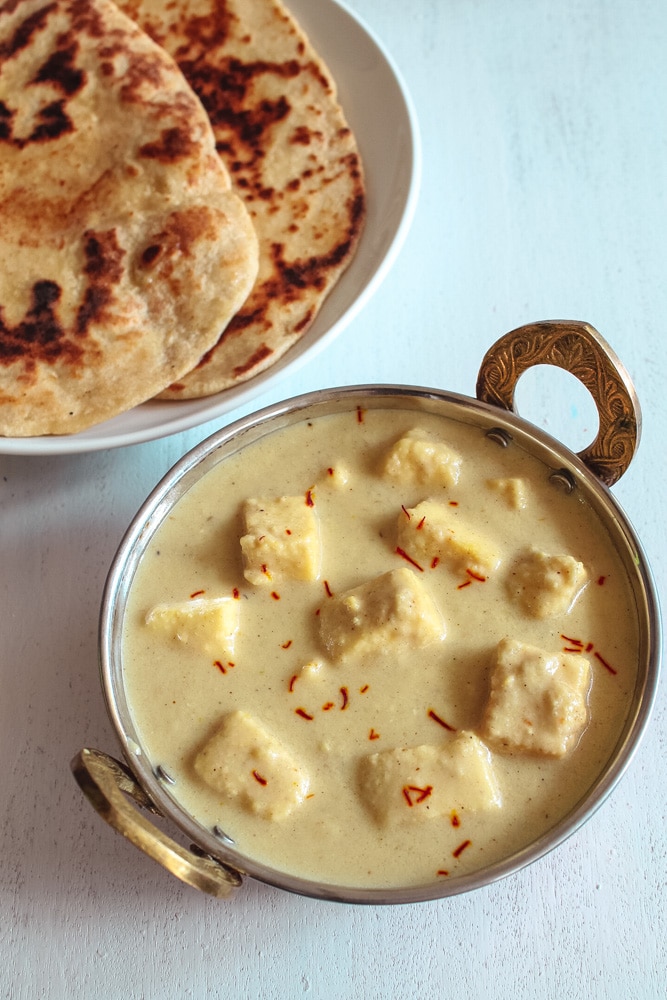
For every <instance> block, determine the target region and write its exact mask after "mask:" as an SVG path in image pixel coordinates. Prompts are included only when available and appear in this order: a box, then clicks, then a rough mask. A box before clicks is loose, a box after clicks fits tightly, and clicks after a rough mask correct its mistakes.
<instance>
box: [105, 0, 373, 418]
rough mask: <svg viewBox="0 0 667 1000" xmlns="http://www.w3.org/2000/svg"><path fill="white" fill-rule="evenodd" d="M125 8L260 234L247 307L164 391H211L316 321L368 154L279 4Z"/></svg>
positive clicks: (357, 229) (359, 219)
mask: <svg viewBox="0 0 667 1000" xmlns="http://www.w3.org/2000/svg"><path fill="white" fill-rule="evenodd" d="M120 6H121V7H122V8H123V9H124V10H125V11H126V12H127V13H128V14H129V15H130V16H131V17H132V18H134V19H135V20H136V21H137V22H138V23H139V24H140V25H141V27H142V28H144V29H145V30H146V31H147V32H148V33H149V34H150V35H151V36H152V37H153V38H154V39H155V40H156V41H157V42H158V43H159V44H160V45H162V46H164V47H165V48H166V50H167V51H168V52H170V53H171V54H172V55H173V56H174V58H175V59H176V61H177V62H178V64H179V66H180V68H181V69H182V71H183V73H184V75H185V77H186V78H187V80H188V81H189V83H190V84H191V85H192V87H193V88H194V90H195V91H196V92H197V94H198V95H199V97H200V98H201V100H202V103H203V104H204V107H205V108H206V110H207V112H208V115H209V118H210V119H211V122H212V125H213V129H214V132H215V136H216V140H217V148H218V151H219V153H220V156H221V157H222V159H223V161H224V162H225V164H226V166H227V168H228V169H229V171H230V174H231V177H232V183H233V185H234V187H235V190H236V191H238V192H239V193H240V194H241V196H242V197H243V199H244V200H245V203H246V205H247V207H248V209H249V211H250V214H251V216H252V218H253V221H254V224H255V228H256V230H257V234H258V237H259V247H260V264H259V275H258V278H257V282H256V283H255V287H254V288H253V290H252V292H251V294H250V296H249V298H248V300H247V302H246V303H245V305H244V306H243V308H242V309H241V310H240V312H239V313H238V315H237V316H235V317H234V319H233V320H232V321H231V323H230V324H229V326H228V327H227V328H226V329H225V330H224V333H223V334H222V337H221V339H220V342H219V343H218V344H217V346H216V347H215V348H214V349H213V350H212V351H209V352H208V353H207V354H206V355H205V357H204V358H203V359H202V361H201V362H200V363H199V365H198V367H197V368H196V370H195V371H194V372H192V373H191V374H190V375H188V376H187V377H186V378H184V379H181V380H179V382H178V383H177V384H176V385H173V386H172V387H171V388H170V390H169V391H168V392H167V393H166V394H163V395H166V396H167V397H168V398H171V399H178V398H187V397H196V396H204V395H208V394H210V393H214V392H217V391H218V390H220V389H224V388H226V387H228V386H232V385H236V384H238V383H239V382H243V381H245V380H246V379H249V378H251V377H252V376H253V375H256V374H258V373H259V372H261V371H263V370H264V369H266V368H267V367H268V366H269V365H272V364H273V363H274V362H275V361H277V360H278V358H280V357H281V356H282V355H283V354H284V353H285V352H286V351H287V350H288V349H289V348H290V347H291V346H292V345H293V344H294V343H295V342H296V341H298V340H299V338H301V337H302V336H303V334H304V333H305V332H306V330H307V329H308V327H309V326H310V325H311V323H312V322H313V320H314V318H315V316H316V315H317V312H318V310H319V308H320V306H321V304H322V302H323V300H324V299H325V297H326V295H327V294H328V292H329V291H330V289H331V288H332V286H333V285H334V283H335V282H336V281H337V280H338V278H339V277H340V275H341V274H342V272H343V271H344V269H345V268H346V267H347V265H348V264H349V262H350V260H351V258H352V255H353V254H354V251H355V249H356V247H357V243H358V240H359V236H360V233H361V228H362V223H363V220H364V214H365V193H364V180H363V174H362V166H361V162H360V158H359V152H358V149H357V145H356V142H355V139H354V136H353V134H352V132H351V131H350V128H349V126H348V124H347V122H346V120H345V118H344V116H343V112H342V109H341V107H340V105H339V103H338V99H337V95H336V87H335V84H334V82H333V80H332V78H331V75H330V73H329V71H328V69H327V68H326V66H325V65H324V64H323V62H322V60H321V59H320V58H319V57H318V55H317V54H316V52H315V51H314V50H313V48H312V46H311V44H310V43H309V41H308V39H307V38H306V36H305V35H304V33H303V32H302V31H301V29H300V28H299V26H298V25H297V24H296V23H295V21H294V19H293V18H292V17H291V15H290V14H289V13H288V12H287V11H286V10H285V8H284V7H283V6H282V4H281V3H280V2H278V0H172V2H170V3H165V2H164V0H120ZM221 331H222V328H221Z"/></svg>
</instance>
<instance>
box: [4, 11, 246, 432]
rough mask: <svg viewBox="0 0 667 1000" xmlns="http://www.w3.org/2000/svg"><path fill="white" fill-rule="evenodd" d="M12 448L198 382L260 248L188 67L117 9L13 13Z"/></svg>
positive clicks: (9, 193) (7, 33)
mask: <svg viewBox="0 0 667 1000" xmlns="http://www.w3.org/2000/svg"><path fill="white" fill-rule="evenodd" d="M0 259H1V260H2V268H1V269H0V433H1V434H4V435H12V436H26V435H36V434H63V433H71V432H73V431H79V430H82V429H83V428H86V427H89V426H91V425H93V424H95V423H97V422H99V421H101V420H104V419H106V418H107V417H111V416H112V415H114V414H117V413H119V412H121V411H123V410H126V409H129V408H130V407H132V406H134V405H135V404H137V403H139V402H141V401H143V400H146V399H148V398H150V397H152V396H154V395H155V394H156V393H158V392H160V390H162V389H164V388H165V386H167V385H169V384H170V383H171V382H172V381H174V379H178V378H179V377H180V376H181V375H183V374H184V373H185V372H186V371H188V370H189V369H191V368H192V367H193V366H194V365H195V364H196V363H197V361H198V359H199V358H200V357H201V356H202V354H203V353H204V352H205V351H207V350H208V349H209V348H210V347H211V346H212V345H213V344H214V343H215V341H216V340H217V339H218V337H219V334H220V330H221V329H222V328H223V327H224V326H225V325H226V324H227V323H228V321H229V319H230V318H231V317H232V316H233V315H234V314H235V313H236V312H237V311H238V309H239V307H240V306H241V304H242V303H243V302H244V300H245V298H246V296H247V294H248V292H249V291H250V289H251V287H252V285H253V282H254V280H255V277H256V274H257V242H256V237H255V233H254V228H253V225H252V222H251V220H250V218H249V215H248V213H247V211H246V209H245V207H244V205H243V202H242V200H241V199H239V198H238V196H237V195H236V194H234V193H233V191H232V190H231V184H230V179H229V175H228V173H227V172H226V170H225V169H224V167H223V165H222V163H221V161H220V158H219V157H218V155H217V153H216V150H215V140H214V137H213V133H212V131H211V127H210V123H209V121H208V118H207V116H206V113H205V112H204V110H203V108H202V106H201V104H200V102H199V101H198V99H197V98H196V96H195V94H194V93H193V92H192V90H191V88H190V87H189V86H188V84H187V83H186V81H185V79H184V78H183V76H182V74H181V73H180V71H179V70H178V67H177V66H176V64H175V62H174V61H173V60H172V59H171V58H170V57H169V56H168V55H167V54H166V53H165V52H164V51H163V50H162V49H160V48H159V47H158V46H157V45H155V43H154V42H153V41H152V40H151V39H150V38H149V37H148V36H147V35H145V34H144V33H143V32H141V31H140V29H139V28H138V27H137V26H136V25H135V24H134V23H133V22H132V21H131V20H130V19H129V18H127V17H126V16H125V15H124V14H122V13H121V11H119V10H118V8H117V7H116V6H115V5H114V4H113V3H111V0H75V2H66V0H7V2H5V3H2V4H0Z"/></svg>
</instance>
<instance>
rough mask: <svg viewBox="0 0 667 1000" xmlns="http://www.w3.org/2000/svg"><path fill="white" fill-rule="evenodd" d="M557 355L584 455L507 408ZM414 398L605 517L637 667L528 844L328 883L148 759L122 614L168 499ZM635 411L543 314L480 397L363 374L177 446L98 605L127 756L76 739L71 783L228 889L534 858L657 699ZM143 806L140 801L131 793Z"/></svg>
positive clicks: (617, 757) (463, 882)
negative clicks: (304, 432)
mask: <svg viewBox="0 0 667 1000" xmlns="http://www.w3.org/2000/svg"><path fill="white" fill-rule="evenodd" d="M537 364H551V365H557V366H559V367H561V368H564V369H566V370H568V371H570V372H572V373H573V374H574V375H576V376H577V377H578V378H579V379H580V380H581V381H582V382H583V383H584V385H586V386H587V388H588V389H589V390H590V391H591V394H592V395H593V398H594V399H595V402H596V405H597V408H598V414H599V424H600V426H599V433H598V436H597V438H596V440H595V441H594V442H593V444H592V445H591V446H590V447H589V448H587V449H586V450H585V451H584V452H582V453H580V454H579V455H575V454H573V453H572V452H571V451H569V450H568V449H567V448H565V447H564V446H563V445H562V444H560V443H559V442H558V441H556V440H554V439H553V438H552V437H550V436H548V435H547V434H545V433H543V432H542V431H541V430H539V429H538V428H536V427H534V426H533V425H531V424H529V423H527V422H526V421H524V420H522V419H521V418H520V417H519V416H518V415H517V414H515V413H514V412H513V405H514V389H515V386H516V383H517V381H518V379H519V377H520V376H521V374H522V373H523V372H524V371H525V370H526V369H527V368H529V367H531V366H533V365H537ZM360 406H361V407H363V408H365V409H369V408H383V409H387V408H393V409H410V410H413V411H416V412H426V413H435V414H439V415H442V416H445V417H452V418H454V419H456V420H458V421H463V422H466V423H469V424H472V425H475V426H477V427H479V428H480V429H481V430H482V431H483V432H484V433H486V434H487V435H489V436H490V437H492V438H493V439H494V440H496V441H497V442H498V445H499V446H500V447H507V448H515V447H518V448H522V449H524V450H525V451H527V452H528V453H530V454H532V455H533V456H534V457H535V458H537V459H539V460H540V461H541V462H542V463H543V464H544V465H545V466H546V467H547V468H548V469H550V470H551V477H552V478H553V479H554V481H555V484H556V486H557V487H558V488H561V489H564V490H566V491H568V492H571V491H580V493H581V495H582V496H583V497H585V499H586V500H587V502H588V504H589V505H590V506H591V507H592V509H593V510H594V511H595V512H596V514H597V516H598V517H599V519H600V521H601V522H602V523H603V525H604V526H605V528H606V530H607V533H608V535H609V537H610V539H611V543H612V544H613V545H614V546H615V548H616V550H617V552H618V554H619V556H620V558H621V560H622V562H623V565H624V567H625V571H626V573H627V577H628V580H629V582H630V586H631V589H632V592H633V594H634V600H635V604H636V610H637V618H638V623H639V634H640V648H639V650H638V656H637V661H638V670H637V679H636V684H635V688H634V692H633V694H632V698H631V702H630V703H629V704H628V706H627V715H626V719H625V722H624V725H623V727H622V729H621V730H620V731H619V733H618V739H617V742H616V745H615V747H614V749H613V751H612V753H611V754H610V756H609V759H608V760H607V762H606V764H605V765H604V766H603V767H602V768H601V770H600V773H599V774H598V776H597V778H596V780H595V781H594V783H593V785H592V786H591V787H590V788H589V790H588V792H587V793H586V795H585V796H584V797H583V798H582V799H581V801H579V803H578V804H577V805H576V806H575V807H574V808H573V809H572V810H571V811H570V812H569V813H568V814H567V815H566V816H565V817H563V818H562V819H561V820H559V821H558V822H557V823H556V824H555V825H554V826H553V828H552V829H550V830H549V831H548V832H547V833H546V834H544V835H543V836H541V837H540V838H539V839H537V840H535V841H534V842H532V843H531V844H529V845H528V846H526V847H525V848H524V849H522V850H520V851H518V852H517V853H515V854H513V855H512V856H511V857H507V858H505V859H504V860H502V861H500V862H498V863H496V864H493V865H490V866H488V867H486V868H484V869H482V870H478V871H475V872H473V873H471V874H467V875H462V876H459V877H452V878H451V879H449V880H447V881H440V882H438V883H437V884H432V885H425V886H424V885H420V886H417V887H405V888H396V889H394V888H391V889H368V888H358V887H355V886H347V885H342V886H339V885H330V884H325V883H321V882H317V881H312V880H308V879H303V878H298V877H295V876H293V875H291V874H288V873H285V872H281V871H277V870H274V869H272V868H269V867H267V866H266V865H264V864H261V863H259V862H257V861H255V860H253V858H251V857H247V856H245V855H244V854H242V853H241V852H240V851H239V850H238V849H237V848H236V846H235V845H234V844H233V843H231V842H229V841H228V838H225V836H224V834H222V833H221V832H220V831H215V830H213V831H212V830H211V829H208V828H206V827H205V826H204V825H202V824H201V823H199V822H197V821H196V820H195V819H193V818H192V817H191V816H190V815H189V814H188V812H186V811H185V809H184V808H182V807H181V805H180V804H179V801H178V797H177V789H176V788H173V787H172V786H171V785H170V780H169V776H168V775H166V774H165V773H164V771H162V770H161V768H160V767H159V766H157V767H156V766H155V764H154V762H151V760H149V759H148V757H147V755H146V753H145V752H144V750H143V749H142V746H141V740H140V737H139V735H138V733H137V732H136V729H135V725H134V722H133V718H132V713H131V710H130V705H129V704H128V701H127V695H126V691H125V687H124V681H123V671H122V660H121V638H122V626H123V616H124V613H125V608H126V604H127V599H128V594H129V592H130V589H131V587H132V581H133V578H134V574H135V572H136V569H137V566H138V564H139V561H140V560H141V557H142V555H143V553H144V551H145V549H146V547H147V545H148V543H149V542H150V540H151V538H152V536H153V534H154V533H155V531H156V530H157V528H158V527H159V526H160V524H161V523H162V522H163V521H164V519H165V518H166V517H167V516H168V515H169V513H170V511H171V509H172V508H173V506H174V504H176V503H177V502H178V500H179V498H180V497H182V496H183V495H184V494H185V493H186V492H187V491H188V490H189V489H190V487H191V486H192V485H193V484H194V483H195V482H196V481H198V480H199V479H200V478H201V477H203V476H205V475H206V473H207V472H208V471H209V470H210V469H212V468H213V467H214V466H216V465H217V464H218V463H220V462H223V461H225V459H226V458H228V457H229V456H230V455H232V454H234V453H236V452H238V451H239V450H240V449H243V448H245V447H247V446H248V445H250V444H251V443H253V442H255V441H257V440H259V439H260V438H262V437H264V436H265V435H268V434H272V433H273V432H275V431H276V430H278V429H280V428H284V427H288V426H290V425H292V424H294V423H297V422H300V421H302V420H304V419H306V418H309V417H314V416H323V415H326V414H331V413H338V412H341V411H352V412H354V410H355V409H356V408H357V407H360ZM640 424H641V416H640V410H639V404H638V402H637V399H636V397H635V393H634V389H633V387H632V384H631V382H630V379H629V377H628V375H627V373H626V371H625V369H624V368H623V366H622V365H621V363H620V361H619V360H618V358H617V357H616V356H615V355H614V353H613V351H612V350H611V349H610V348H609V346H608V345H607V344H606V343H605V342H604V341H603V340H602V338H601V337H600V335H599V334H598V333H597V332H596V331H595V330H593V329H592V328H591V327H589V326H587V325H586V324H584V323H576V322H565V321H557V322H544V323H536V324H532V325H530V326H527V327H522V328H520V329H519V330H515V331H512V332H511V333H509V334H507V335H506V336H504V337H502V338H501V339H500V340H499V341H498V342H497V343H496V344H495V345H494V346H493V347H492V348H491V349H490V350H489V351H488V352H487V354H486V355H485V357H484V360H483V362H482V365H481V368H480V373H479V378H478V384H477V399H472V398H469V397H466V396H461V395H456V394H453V393H448V392H443V391H440V390H437V389H429V388H421V387H412V386H401V385H360V386H353V387H348V388H339V389H330V390H326V391H320V392H314V393H309V394H307V395H304V396H299V397H297V398H294V399H291V400H287V401H285V402H282V403H278V404H275V405H273V406H270V407H268V408H266V409H264V410H262V411H260V412H258V413H256V414H254V415H251V416H249V417H245V418H243V419H241V420H239V421H237V422H235V423H233V424H231V425H230V426H229V427H226V428H224V429H223V430H221V431H218V432H217V433H215V434H213V435H212V436H211V437H209V438H208V439H206V440H205V441H203V442H202V443H201V444H199V445H198V446H197V447H196V448H194V449H193V450H192V451H190V452H189V453H188V454H187V455H185V456H184V458H182V459H181V460H180V461H179V462H178V463H177V464H176V465H175V466H174V468H173V469H172V470H171V471H170V472H169V473H168V474H167V476H165V478H164V479H163V480H162V482H161V483H160V484H159V485H158V486H157V487H156V488H155V490H154V491H153V492H152V493H151V495H150V496H149V497H148V499H147V500H146V502H145V503H144V505H143V506H142V507H141V509H140V510H139V511H138V513H137V515H136V516H135V518H134V520H133V522H132V524H131V525H130V527H129V529H128V531H127V533H126V535H125V537H124V539H123V541H122V543H121V545H120V548H119V550H118V552H117V554H116V557H115V559H114V562H113V565H112V566H111V570H110V573H109V576H108V579H107V583H106V587H105V591H104V597H103V603H102V609H101V617H100V636H99V642H100V669H101V679H102V685H103V689H104V695H105V698H106V703H107V708H108V711H109V714H110V716H111V719H112V721H113V724H114V727H115V730H116V733H117V735H118V739H119V741H120V744H121V747H122V751H123V756H124V762H123V763H121V762H120V761H117V760H115V759H114V758H112V757H109V756H108V755H106V754H103V753H100V752H99V751H95V750H91V749H84V750H82V751H81V752H80V753H79V754H77V756H76V757H75V758H74V760H73V761H72V770H73V772H74V775H75V778H76V780H77V781H78V783H79V785H80V786H81V788H82V789H83V791H84V793H85V794H86V795H87V797H88V798H89V799H90V801H91V802H92V804H93V805H94V807H95V808H96V809H97V811H98V812H99V813H100V814H101V815H102V816H103V818H104V819H105V820H107V822H109V823H110V824H111V825H112V826H114V827H115V828H116V829H117V830H118V831H120V832H121V833H123V834H124V835H125V836H126V837H127V838H128V839H130V840H131V841H132V842H134V843H135V844H136V845H137V846H139V847H140V848H141V849H142V850H144V851H145V852H146V853H147V854H149V855H150V856H151V857H153V858H154V859H155V860H157V861H159V862H160V863H161V864H163V865H164V866H165V867H166V868H167V869H168V870H169V871H171V872H172V873H173V874H174V875H176V876H177V877H179V878H180V879H182V880H183V881H184V882H187V883H189V884H190V885H193V886H195V887H196V888H198V889H201V890H203V891H205V892H208V893H211V894H213V895H215V896H228V895H229V894H230V893H232V892H233V891H234V889H236V888H237V887H238V886H239V885H240V884H241V882H242V879H243V877H244V876H250V877H252V878H255V879H258V880H261V881H263V882H266V883H268V884H271V885H274V886H278V887H280V888H283V889H286V890H289V891H292V892H296V893H301V894H304V895H308V896H313V897H316V898H321V899H331V900H340V901H346V902H352V903H373V904H385V903H408V902H416V901H420V900H427V899H435V898H440V897H443V896H449V895H454V894H457V893H461V892H465V891H468V890H472V889H475V888H478V887H480V886H483V885H487V884H489V883H491V882H493V881H496V880H498V879H500V878H503V877H505V876H507V875H510V874H511V873H513V872H516V871H517V870H519V869H520V868H522V867H524V866H526V865H528V864H530V863H531V862H533V861H535V860H536V859H538V858H540V857H542V856H543V855H544V854H546V853H547V852H549V851H551V850H552V849H553V848H555V847H556V846H557V845H559V844H560V843H562V842H563V841H564V840H565V839H566V838H567V837H568V836H570V835H571V834H572V833H573V832H574V831H575V830H577V829H578V828H579V827H580V826H581V825H582V824H583V823H584V822H585V821H586V820H587V819H588V818H589V817H590V816H591V815H592V813H593V812H595V810H596V809H597V808H598V807H599V806H600V804H601V803H602V802H603V801H604V799H605V798H606V797H607V796H608V795H609V794H610V792H611V791H612V789H613V788H614V787H615V785H616V784H617V782H618V781H619V779H620V778H621V776H622V775H623V773H624V772H625V770H626V768H627V766H628V764H629V763H630V760H631V758H632V756H633V754H634V752H635V750H636V749H637V746H638V744H639V741H640V739H641V736H642V734H643V732H644V730H645V728H646V725H647V723H648V721H649V716H650V713H651V708H652V705H653V701H654V697H655V693H656V689H657V684H658V675H659V657H660V616H659V608H658V601H657V598H656V593H655V589H654V585H653V582H652V577H651V573H650V569H649V566H648V563H647V560H646V557H645V555H644V552H643V550H642V547H641V544H640V542H639V540H638V539H637V537H636V535H635V533H634V531H633V529H632V527H631V525H630V524H629V522H628V520H627V518H626V516H625V515H624V513H623V511H622V510H621V509H620V507H619V505H618V504H617V502H616V501H615V499H614V498H613V497H612V495H611V493H610V491H609V488H608V487H609V486H610V485H612V484H613V483H614V482H616V481H617V480H618V479H619V478H620V476H621V475H622V474H623V472H624V471H625V470H626V468H627V466H628V465H629V463H630V461H631V459H632V457H633V454H634V452H635V449H636V446H637V444H638V441H639V434H640ZM137 805H139V806H141V807H143V811H140V810H139V809H138V808H136V806H137ZM146 810H148V811H150V812H153V813H158V814H160V815H162V816H163V817H166V818H168V819H169V820H170V821H171V822H172V823H173V824H174V825H175V827H177V828H178V829H179V830H180V831H182V833H184V834H185V835H186V836H187V838H188V839H189V840H190V841H191V842H192V844H193V845H194V846H193V847H192V848H190V849H188V848H185V847H182V846H180V845H179V844H178V843H177V842H176V841H174V840H173V839H172V838H171V837H170V836H168V835H166V834H165V833H164V832H162V830H161V829H158V828H157V827H156V826H155V824H154V823H153V822H151V821H150V819H148V818H147V816H146V815H145V811H146Z"/></svg>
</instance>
